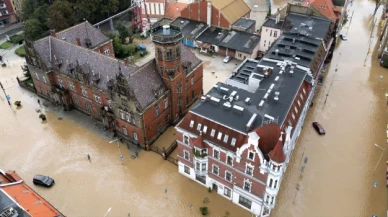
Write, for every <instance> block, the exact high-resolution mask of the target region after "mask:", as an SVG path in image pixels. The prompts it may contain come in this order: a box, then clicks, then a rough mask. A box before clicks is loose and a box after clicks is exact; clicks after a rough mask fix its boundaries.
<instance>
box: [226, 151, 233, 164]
mask: <svg viewBox="0 0 388 217" xmlns="http://www.w3.org/2000/svg"><path fill="white" fill-rule="evenodd" d="M229 157H230V158H231V159H232V161H231V164H228V158H229ZM233 161H234V158H233V157H232V156H230V155H228V154H227V155H226V159H225V163H226V164H227V165H230V166H233Z"/></svg>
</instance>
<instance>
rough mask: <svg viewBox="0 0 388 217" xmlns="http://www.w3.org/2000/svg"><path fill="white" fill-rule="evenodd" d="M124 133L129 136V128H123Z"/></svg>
mask: <svg viewBox="0 0 388 217" xmlns="http://www.w3.org/2000/svg"><path fill="white" fill-rule="evenodd" d="M123 133H124V135H128V132H127V128H125V127H123Z"/></svg>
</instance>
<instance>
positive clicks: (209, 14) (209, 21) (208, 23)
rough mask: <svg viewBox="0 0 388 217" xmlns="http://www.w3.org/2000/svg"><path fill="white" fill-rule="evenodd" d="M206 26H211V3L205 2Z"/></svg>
mask: <svg viewBox="0 0 388 217" xmlns="http://www.w3.org/2000/svg"><path fill="white" fill-rule="evenodd" d="M207 25H208V26H211V25H212V3H211V1H208V2H207Z"/></svg>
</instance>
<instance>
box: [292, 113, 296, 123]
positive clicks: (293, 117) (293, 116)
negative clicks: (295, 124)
mask: <svg viewBox="0 0 388 217" xmlns="http://www.w3.org/2000/svg"><path fill="white" fill-rule="evenodd" d="M291 116H292V119H294V121H295V115H294V113H292V114H291Z"/></svg>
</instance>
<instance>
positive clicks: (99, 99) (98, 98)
mask: <svg viewBox="0 0 388 217" xmlns="http://www.w3.org/2000/svg"><path fill="white" fill-rule="evenodd" d="M93 95H94V101H96V102H98V103H101V97H100V95H98V94H96V93H94V94H93Z"/></svg>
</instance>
